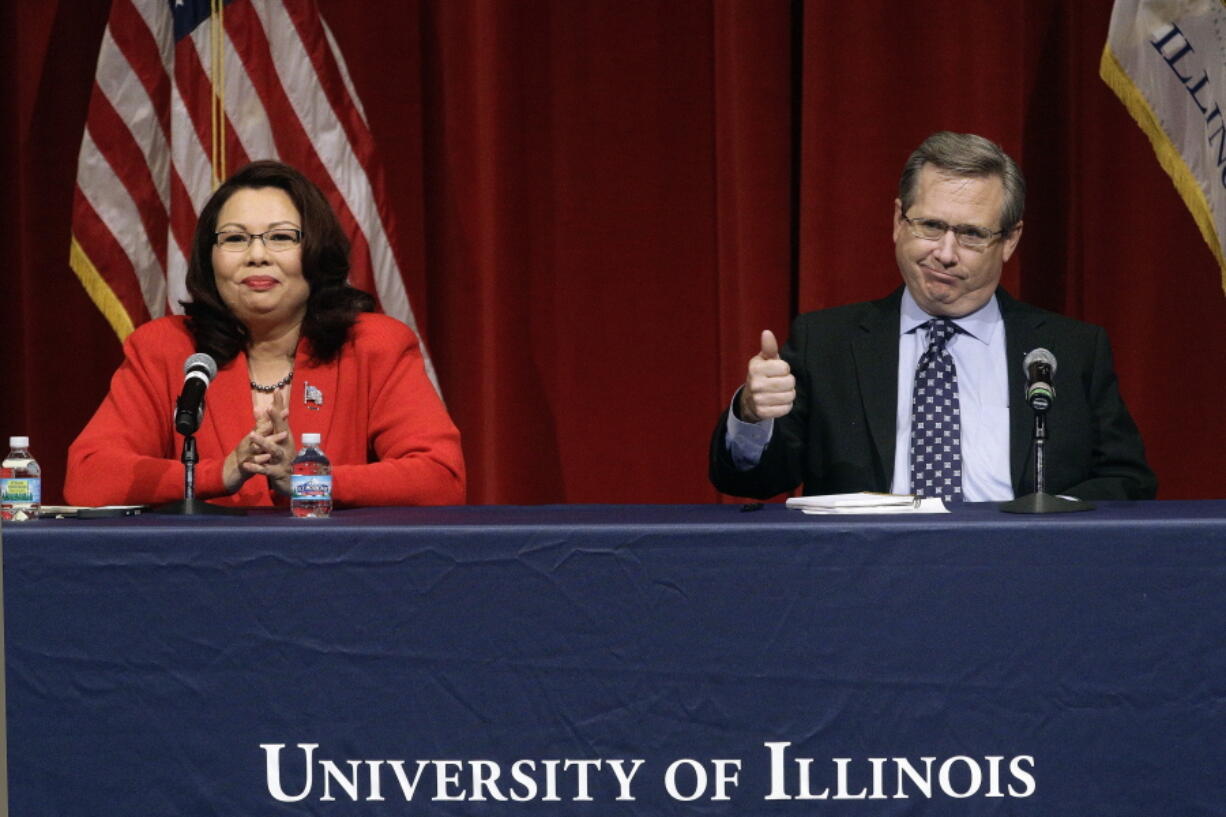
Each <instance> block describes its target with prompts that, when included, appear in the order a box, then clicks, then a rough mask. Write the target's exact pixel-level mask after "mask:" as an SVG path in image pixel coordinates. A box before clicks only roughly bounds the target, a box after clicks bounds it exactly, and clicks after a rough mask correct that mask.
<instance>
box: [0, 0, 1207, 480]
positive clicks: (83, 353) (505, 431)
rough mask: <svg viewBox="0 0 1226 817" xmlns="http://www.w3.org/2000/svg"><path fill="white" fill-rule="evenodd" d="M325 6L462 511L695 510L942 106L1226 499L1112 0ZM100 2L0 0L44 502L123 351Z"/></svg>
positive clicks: (1172, 432)
mask: <svg viewBox="0 0 1226 817" xmlns="http://www.w3.org/2000/svg"><path fill="white" fill-rule="evenodd" d="M320 6H321V8H322V11H323V14H324V17H325V19H326V20H327V21H328V23H329V25H330V26H331V27H332V29H333V31H334V33H335V35H336V39H337V41H338V42H339V44H340V46H341V48H342V50H343V52H344V54H345V56H346V59H347V60H348V63H349V67H350V70H351V73H352V75H353V80H354V83H355V85H356V87H357V90H358V93H359V95H360V96H361V98H362V100H363V103H364V105H365V109H366V112H367V115H368V117H369V119H370V122H371V128H372V130H373V132H374V135H375V138H376V140H377V143H378V147H379V150H380V152H381V155H382V158H383V163H384V166H385V170H386V173H387V176H388V181H389V182H390V189H391V190H392V191H393V195H394V207H395V211H396V212H395V222H396V225H397V230H398V234H397V236H396V241H397V243H398V246H399V247H400V248H401V250H402V257H403V259H404V266H405V275H406V278H407V285H408V290H409V294H410V298H411V300H412V303H413V306H414V310H415V312H416V314H417V316H418V319H419V321H420V323H421V327H422V329H423V332H424V334H425V335H426V337H427V340H428V342H429V343H430V348H431V350H432V353H433V355H434V359H435V364H436V366H437V369H438V373H439V377H440V381H441V385H442V388H443V391H444V395H445V397H446V399H447V403H448V406H449V407H450V409H451V411H452V413H453V416H454V417H455V419H456V422H457V424H458V425H459V426H460V429H461V431H462V432H463V434H464V447H465V453H466V456H467V459H468V464H469V473H470V486H469V499H470V501H472V502H476V503H552V502H708V501H714V500H716V499H717V494H716V493H715V491H714V490H713V489H712V488H711V487H710V486H709V484H708V483H707V481H706V442H707V438H708V435H709V433H710V430H711V426H712V424H713V422H714V420H715V417H716V415H717V414H718V412H719V411H720V409H721V407H722V406H723V405H725V404H726V403H727V401H728V400H729V398H730V397H731V394H732V391H733V390H734V389H735V387H736V385H737V384H738V383H739V382H740V381H741V379H742V378H743V376H744V365H745V361H746V360H747V359H748V358H749V356H750V355H752V354H753V353H754V351H755V349H756V343H757V337H758V333H759V332H760V331H761V329H763V328H771V329H774V330H775V331H776V333H778V334H781V335H782V334H786V330H787V326H788V323H789V321H790V319H791V317H792V316H793V315H794V314H795V313H796V311H797V310H808V309H815V308H819V307H823V306H830V305H834V304H839V303H845V302H848V301H852V300H860V299H864V298H872V297H877V296H880V295H883V294H885V293H886V292H888V291H890V290H891V289H892V288H893V287H894V286H896V285H897V283H898V280H899V279H898V271H897V268H896V267H895V265H894V261H893V253H892V248H891V243H890V227H891V225H890V214H891V208H892V202H893V199H894V196H895V194H896V185H897V179H898V173H899V170H900V168H901V166H902V163H903V161H904V159H905V158H906V156H907V154H908V153H909V152H910V150H911V149H913V148H914V147H915V145H917V144H918V143H919V142H920V141H921V140H922V139H923V138H924V137H925V136H926V135H928V134H929V133H931V132H932V131H934V130H940V129H951V130H960V131H973V132H978V133H982V134H984V135H987V136H989V137H991V138H993V139H995V140H997V141H999V142H1000V143H1001V144H1002V145H1004V147H1005V148H1006V150H1008V151H1010V152H1011V153H1012V154H1013V155H1014V157H1015V158H1017V159H1018V160H1019V161H1020V163H1021V164H1022V167H1023V170H1024V171H1025V172H1026V175H1027V179H1028V181H1029V184H1030V196H1029V200H1028V206H1027V213H1026V223H1025V233H1024V238H1023V240H1022V245H1021V250H1020V252H1019V254H1018V257H1016V258H1015V259H1014V260H1013V261H1012V262H1011V263H1010V264H1009V265H1008V266H1007V267H1006V270H1005V284H1006V285H1007V286H1008V287H1009V288H1010V289H1011V290H1012V291H1013V292H1014V293H1015V294H1017V295H1019V296H1021V297H1022V298H1024V299H1026V300H1029V301H1031V302H1034V303H1037V304H1039V305H1041V306H1045V307H1048V308H1051V309H1055V310H1058V311H1061V312H1064V313H1066V314H1070V315H1073V316H1075V317H1079V318H1083V319H1085V320H1089V321H1092V322H1095V323H1099V324H1102V325H1104V326H1106V327H1107V329H1108V330H1109V332H1110V335H1111V337H1112V340H1113V342H1114V347H1115V354H1116V363H1117V369H1118V371H1119V374H1120V378H1121V384H1122V390H1123V392H1124V395H1125V398H1126V399H1127V400H1128V403H1129V405H1130V406H1131V408H1132V410H1133V413H1134V415H1135V416H1136V419H1137V422H1138V423H1139V425H1140V426H1141V430H1142V432H1143V434H1144V436H1145V441H1146V445H1147V449H1148V451H1149V455H1150V460H1151V464H1152V465H1153V466H1154V468H1155V470H1156V471H1157V472H1158V475H1159V479H1160V482H1161V491H1160V496H1162V497H1164V498H1195V497H1213V496H1218V497H1220V496H1223V495H1224V494H1223V488H1222V476H1223V470H1224V469H1223V467H1222V464H1221V463H1222V458H1223V454H1226V430H1224V428H1223V423H1222V422H1221V421H1220V418H1221V416H1222V415H1223V406H1224V405H1226V386H1224V385H1223V378H1222V374H1221V372H1222V370H1223V368H1224V367H1223V364H1224V363H1226V339H1224V337H1223V329H1224V328H1226V320H1224V318H1226V296H1224V295H1223V291H1222V285H1221V275H1220V273H1219V271H1218V269H1217V268H1216V266H1215V264H1214V260H1213V256H1212V255H1211V253H1210V252H1209V250H1208V249H1207V248H1206V247H1205V246H1204V244H1203V242H1202V240H1201V238H1200V236H1199V234H1198V233H1197V231H1196V228H1195V226H1194V225H1193V223H1192V220H1191V218H1190V217H1189V216H1188V214H1187V212H1186V211H1185V210H1184V208H1183V205H1182V203H1181V202H1180V201H1179V199H1178V197H1177V196H1176V194H1175V192H1174V189H1173V188H1172V186H1171V184H1170V183H1169V181H1168V180H1167V179H1166V177H1165V176H1164V175H1163V173H1162V171H1161V170H1160V169H1159V167H1158V165H1157V162H1156V161H1155V159H1154V157H1153V154H1152V151H1151V150H1150V147H1149V145H1148V144H1147V142H1146V141H1145V138H1144V137H1143V135H1142V134H1141V132H1140V131H1139V130H1138V129H1137V128H1136V127H1135V125H1133V123H1132V122H1131V120H1130V119H1129V118H1128V116H1127V114H1126V113H1125V111H1124V109H1123V107H1122V106H1121V105H1120V104H1119V103H1118V102H1117V101H1116V100H1115V98H1114V97H1113V96H1112V95H1111V93H1110V91H1109V90H1108V89H1107V88H1106V86H1105V85H1104V84H1103V83H1102V81H1101V80H1100V79H1099V78H1098V59H1099V56H1100V54H1101V52H1102V47H1103V43H1104V42H1105V39H1106V33H1107V21H1108V18H1109V16H1110V11H1111V3H1110V2H1108V0H1092V1H1090V2H1081V3H1069V2H1065V3H1061V2H1056V1H1055V0H1046V2H1045V1H1044V0H1029V1H1028V2H1024V1H1023V0H1002V1H1001V2H996V3H982V2H979V1H978V0H960V2H955V0H936V1H935V2H929V3H925V4H922V5H919V6H916V5H913V4H910V5H909V4H903V3H897V2H893V0H888V1H887V0H864V2H858V3H841V2H839V3H836V2H831V1H830V0H811V2H785V0H778V1H777V2H766V1H763V0H744V1H743V2H736V1H734V0H724V1H723V2H720V1H719V0H685V1H684V2H664V0H660V1H659V2H646V0H632V1H630V2H628V1H627V0H514V1H513V0H505V1H504V2H490V1H488V0H487V1H484V2H483V1H481V0H416V1H413V0H410V1H409V2H403V3H391V4H380V5H379V7H378V9H377V10H376V9H375V8H374V7H373V6H372V7H370V8H366V7H362V6H354V4H352V3H347V2H342V0H320ZM106 12H107V9H106V7H105V4H102V3H75V2H66V0H61V1H60V2H52V1H51V0H48V2H45V3H10V4H6V5H5V7H4V9H3V10H0V19H2V20H3V22H4V24H5V25H4V30H6V31H8V32H10V36H9V37H6V38H5V45H4V46H3V50H2V51H0V53H2V54H3V60H4V67H5V68H6V69H7V72H6V75H7V76H9V77H11V78H13V80H12V82H11V85H13V86H14V87H12V88H11V92H10V93H9V94H6V95H4V99H3V102H0V104H2V105H3V106H4V110H5V122H7V123H8V127H6V128H5V129H4V134H5V135H4V139H5V143H4V144H5V148H4V155H3V161H4V179H5V182H6V183H5V185H4V186H3V188H2V192H0V201H2V202H3V205H2V206H3V208H4V209H3V217H4V224H5V225H6V230H7V235H8V237H9V240H8V242H7V243H6V248H7V250H8V261H7V263H6V264H5V269H4V271H3V272H2V273H0V299H2V303H3V341H2V344H3V346H2V352H0V435H3V436H6V437H7V436H8V435H10V434H23V433H24V434H29V435H30V436H31V438H32V443H33V448H34V451H35V453H36V455H37V456H38V457H39V460H40V461H41V462H42V464H43V467H44V470H45V473H46V482H47V485H46V488H45V492H46V497H47V500H48V501H58V500H59V499H60V496H59V494H60V485H61V483H62V480H63V469H64V458H65V452H66V449H67V447H68V444H69V443H70V442H71V440H72V439H73V437H74V436H75V435H76V433H77V432H78V431H79V430H80V428H81V426H82V425H83V424H84V423H85V421H86V420H87V419H88V417H89V415H90V414H91V413H92V411H93V409H94V408H95V407H96V405H97V403H98V401H99V400H100V399H101V397H102V395H103V394H104V392H105V390H106V387H107V383H108V380H109V377H110V374H111V372H112V371H113V370H114V369H115V367H116V366H117V365H118V363H119V360H120V349H119V344H118V342H117V340H116V339H115V337H114V335H113V334H112V333H111V331H110V329H109V327H108V326H107V325H106V323H105V322H104V321H103V320H102V318H101V316H100V315H99V314H98V313H97V312H96V311H95V309H94V308H93V306H92V304H91V303H90V302H89V301H88V299H87V298H86V297H85V295H84V293H83V292H82V290H81V288H80V286H79V285H78V283H77V281H76V279H75V277H74V276H73V274H72V272H71V270H70V269H69V267H68V263H67V258H68V238H69V222H70V206H71V200H72V189H73V180H74V175H75V166H76V155H77V149H78V146H79V144H80V139H81V130H82V126H83V123H84V120H85V114H86V107H87V104H88V99H89V92H90V88H91V86H92V83H93V72H94V66H95V61H96V58H97V53H98V47H99V42H100V37H101V34H102V30H103V28H104V26H105V23H106ZM1053 351H1055V352H1056V354H1057V356H1058V355H1059V350H1053ZM1053 432H1054V433H1059V432H1058V429H1055V430H1053Z"/></svg>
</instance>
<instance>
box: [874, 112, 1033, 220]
mask: <svg viewBox="0 0 1226 817" xmlns="http://www.w3.org/2000/svg"><path fill="white" fill-rule="evenodd" d="M924 165H932V166H933V167H934V168H936V169H937V170H938V171H940V172H941V173H942V174H943V175H948V176H963V177H971V178H977V179H982V178H987V177H991V176H996V177H998V178H999V179H1000V181H1001V183H1002V184H1003V185H1004V188H1005V206H1004V211H1003V212H1002V213H1001V217H1000V229H1002V230H1004V231H1005V233H1006V234H1008V233H1009V232H1011V231H1012V230H1013V228H1014V227H1016V226H1017V223H1018V222H1019V221H1021V220H1022V211H1023V210H1024V209H1025V208H1026V180H1025V179H1024V178H1023V177H1022V171H1020V170H1018V167H1017V164H1015V163H1014V161H1013V160H1012V159H1010V158H1009V154H1007V153H1005V152H1004V151H1003V150H1001V148H1000V145H998V144H996V143H995V142H993V141H991V140H990V139H984V138H983V137H982V136H976V135H975V134H973V133H951V132H950V131H938V132H937V133H934V134H932V135H931V136H929V137H928V138H927V139H925V140H924V143H923V144H922V145H920V146H919V147H917V148H916V149H915V152H914V153H912V154H911V157H910V158H909V159H907V163H906V164H905V165H903V168H902V178H901V179H899V180H898V198H899V200H900V201H901V202H902V211H903V213H904V214H905V213H906V212H907V211H908V210H910V209H911V205H912V204H914V203H915V186H916V184H917V182H918V179H919V173H920V169H921V168H923V166H924ZM985 226H986V225H985Z"/></svg>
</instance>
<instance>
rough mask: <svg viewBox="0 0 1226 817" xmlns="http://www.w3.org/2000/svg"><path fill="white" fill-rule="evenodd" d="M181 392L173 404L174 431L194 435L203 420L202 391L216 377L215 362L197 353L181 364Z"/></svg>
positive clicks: (201, 353) (184, 434)
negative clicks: (182, 376) (182, 375)
mask: <svg viewBox="0 0 1226 817" xmlns="http://www.w3.org/2000/svg"><path fill="white" fill-rule="evenodd" d="M183 373H184V375H185V376H184V378H183V391H182V393H180V394H179V401H178V402H177V403H176V404H175V431H178V432H179V433H180V434H182V435H183V436H184V437H186V436H187V435H188V434H194V433H195V432H196V429H198V428H200V421H201V420H203V419H204V391H205V389H207V388H208V387H209V383H211V382H212V380H213V378H214V377H216V376H217V361H215V360H213V358H211V357H210V356H208V355H206V354H204V353H203V352H197V353H196V354H194V355H192V356H191V357H189V358H188V359H187V362H186V363H184V364H183Z"/></svg>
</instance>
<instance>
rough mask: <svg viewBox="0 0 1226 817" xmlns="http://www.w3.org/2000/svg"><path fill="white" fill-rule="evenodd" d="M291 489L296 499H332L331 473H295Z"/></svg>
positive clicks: (292, 476)
mask: <svg viewBox="0 0 1226 817" xmlns="http://www.w3.org/2000/svg"><path fill="white" fill-rule="evenodd" d="M290 491H291V496H292V497H293V498H294V499H331V498H332V475H331V474H293V475H291V476H290Z"/></svg>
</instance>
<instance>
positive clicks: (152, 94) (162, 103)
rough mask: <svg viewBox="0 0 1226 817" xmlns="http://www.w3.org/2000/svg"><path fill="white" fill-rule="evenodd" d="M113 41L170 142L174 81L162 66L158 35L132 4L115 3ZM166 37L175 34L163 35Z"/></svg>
mask: <svg viewBox="0 0 1226 817" xmlns="http://www.w3.org/2000/svg"><path fill="white" fill-rule="evenodd" d="M107 27H108V29H109V30H110V32H111V39H113V40H114V41H115V45H116V46H118V48H119V50H120V52H122V53H123V55H124V58H125V59H127V61H128V66H129V68H130V70H131V71H132V73H133V74H135V75H136V78H137V79H139V80H140V83H141V85H143V86H144V87H145V93H147V94H148V95H149V99H150V100H151V101H152V102H153V108H154V112H155V114H156V116H157V120H158V125H159V126H160V127H161V128H162V133H163V135H165V137H166V139H167V140H168V141H169V139H170V77H168V76H167V74H166V67H165V66H164V65H163V64H162V51H161V48H160V47H159V46H158V41H157V39H156V38H155V37H154V33H153V32H152V31H150V30H149V24H148V23H147V22H146V21H145V18H144V17H142V16H141V13H140V12H139V11H137V10H136V7H135V6H133V5H132V0H115V2H114V3H113V4H112V5H111V17H110V22H109V23H108V24H107ZM159 34H164V35H165V36H166V37H170V36H171V32H169V31H166V32H159Z"/></svg>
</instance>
